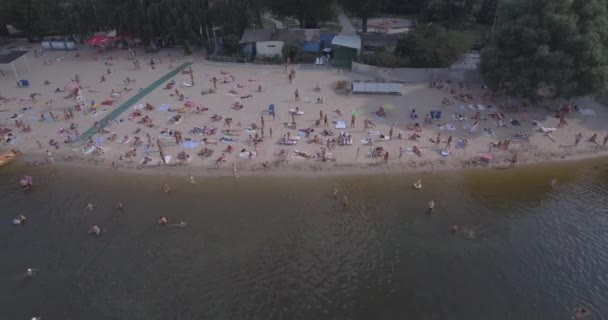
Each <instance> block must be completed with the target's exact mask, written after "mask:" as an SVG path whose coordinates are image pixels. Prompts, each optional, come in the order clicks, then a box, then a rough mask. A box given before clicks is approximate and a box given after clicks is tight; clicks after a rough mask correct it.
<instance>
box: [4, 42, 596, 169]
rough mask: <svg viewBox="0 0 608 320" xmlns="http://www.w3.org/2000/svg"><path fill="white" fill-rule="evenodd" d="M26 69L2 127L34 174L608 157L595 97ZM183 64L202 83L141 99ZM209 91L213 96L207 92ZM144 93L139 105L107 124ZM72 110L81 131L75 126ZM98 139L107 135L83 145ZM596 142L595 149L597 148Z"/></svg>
mask: <svg viewBox="0 0 608 320" xmlns="http://www.w3.org/2000/svg"><path fill="white" fill-rule="evenodd" d="M31 49H32V50H33V49H36V48H35V47H34V48H31ZM75 53H77V55H76V54H75ZM27 57H28V61H29V63H30V65H31V69H32V71H31V72H28V71H27V69H26V68H25V66H21V64H20V63H19V62H17V63H16V66H17V67H18V71H19V73H20V76H19V78H20V79H26V80H28V81H29V83H30V85H29V87H26V88H24V87H18V86H17V85H16V79H15V78H14V76H13V75H12V72H10V71H11V70H10V67H7V66H3V67H4V69H3V70H4V72H5V76H3V77H1V78H0V95H1V96H2V97H3V99H2V101H1V102H0V120H1V122H0V123H1V124H2V125H1V129H2V137H1V138H2V147H1V148H2V150H3V151H6V150H8V149H19V150H20V151H22V152H23V154H24V157H23V159H24V160H25V161H27V162H28V164H29V165H36V162H37V164H40V165H46V164H49V163H50V159H48V154H47V150H48V151H49V152H50V155H51V156H52V158H53V159H52V160H53V161H54V162H55V163H57V164H68V165H94V166H103V167H107V168H108V169H111V168H114V169H115V170H138V171H141V172H146V173H155V172H163V173H164V172H167V171H171V172H186V173H188V174H192V175H217V174H219V175H231V174H233V168H236V170H238V174H244V175H247V174H259V173H264V174H304V175H308V174H327V173H336V172H347V173H348V174H352V173H353V172H372V173H375V172H378V173H382V172H391V171H401V170H445V169H458V168H470V167H508V166H510V163H511V161H512V160H516V161H517V162H516V165H522V164H528V163H538V162H543V161H556V160H560V161H561V160H567V159H576V158H582V157H595V156H601V155H605V154H607V152H606V151H607V150H608V149H607V148H606V147H605V146H604V137H606V135H607V131H606V128H605V126H604V123H605V122H606V121H607V120H608V111H607V110H606V108H605V107H604V106H603V105H601V104H600V103H599V102H597V101H596V100H595V99H593V98H589V97H586V98H578V99H574V100H572V101H557V102H547V103H542V104H541V105H539V106H522V105H521V103H520V102H519V101H517V100H511V99H509V98H508V97H492V96H491V94H490V93H488V92H486V91H485V90H484V89H483V88H481V87H480V85H478V84H475V85H473V84H470V85H468V84H447V83H436V84H434V85H432V84H429V83H418V84H412V83H407V84H405V89H404V92H403V94H402V95H401V96H398V95H394V96H393V95H354V94H352V93H350V92H347V91H346V90H341V89H340V88H338V87H339V83H340V82H343V83H346V87H347V88H349V87H350V82H351V81H354V80H372V79H368V78H366V77H365V76H364V75H358V74H353V73H350V72H348V71H340V70H336V69H332V68H325V67H314V66H307V65H290V66H287V67H285V66H271V65H215V64H211V63H209V62H207V61H204V60H202V59H200V58H199V57H197V56H194V57H181V56H179V54H178V53H176V52H161V53H158V54H155V55H144V54H143V51H142V50H139V51H137V55H136V56H135V59H137V60H138V61H139V65H140V68H139V69H137V68H136V66H135V64H134V63H133V60H132V59H133V58H132V57H131V56H130V54H129V52H128V51H126V50H122V51H113V52H104V53H98V52H96V51H94V50H92V49H88V48H83V49H81V50H79V51H77V52H45V53H44V55H43V56H38V57H35V55H34V52H33V51H31V52H30V53H28V55H27ZM151 58H154V61H155V64H154V68H152V66H151V65H150V64H149V63H150V59H151ZM187 62H190V63H192V64H191V66H190V68H191V70H192V76H191V75H190V74H188V73H189V68H185V70H183V71H179V72H178V73H177V75H176V76H174V77H171V80H174V82H175V84H174V85H173V86H172V87H171V89H166V87H167V83H169V82H170V81H171V80H169V81H165V82H163V83H162V84H160V85H159V86H158V87H156V88H155V89H154V90H152V91H151V92H149V93H148V92H147V90H145V89H146V88H147V87H148V86H150V85H152V84H153V83H154V82H157V81H158V80H159V79H161V78H162V77H163V76H165V75H167V74H168V73H169V72H170V71H172V70H175V69H176V68H177V67H178V66H180V65H182V64H183V63H187ZM292 69H293V71H294V72H295V76H294V79H293V81H292V82H291V83H290V81H289V78H288V74H289V73H290V72H291V70H292ZM76 75H78V78H79V79H78V80H79V83H80V88H81V92H82V94H83V95H84V97H85V100H86V101H87V104H88V106H87V107H86V108H84V109H82V110H80V111H78V110H77V109H76V108H75V106H76V105H77V102H76V99H75V98H74V97H69V98H66V97H67V96H68V95H69V92H61V91H63V89H64V88H65V87H66V84H68V83H70V81H74V80H76ZM102 76H103V77H104V78H105V81H102ZM127 77H128V78H129V79H130V80H131V82H129V83H127V82H125V80H126V79H127ZM213 78H215V79H216V89H215V93H208V91H209V90H210V89H213V88H214V83H213V82H214V81H213ZM192 80H194V84H192V83H191V82H192ZM45 81H48V82H50V83H46V84H45ZM433 86H434V87H433ZM260 87H261V91H260V90H259V89H260ZM57 89H59V91H60V92H57ZM296 90H298V93H299V99H298V100H299V101H296V97H295V94H294V93H295V91H296ZM112 91H114V96H113V95H112ZM140 91H142V93H141V94H142V95H143V96H142V97H141V99H139V100H137V101H135V102H134V103H132V104H129V106H128V108H127V109H126V110H125V111H124V112H123V113H121V114H120V115H118V116H117V117H116V118H115V119H112V120H110V121H109V122H108V124H107V125H106V126H102V125H101V123H100V121H102V119H104V117H106V116H107V115H108V114H110V112H112V111H113V110H115V109H116V108H118V107H119V106H121V105H122V104H123V103H125V102H126V101H127V100H129V99H130V98H132V97H134V96H136V95H137V94H139V92H140ZM203 92H204V94H203ZM32 98H33V99H32ZM91 102H93V104H91ZM271 105H273V106H274V110H275V115H274V117H273V115H272V114H271V112H269V106H271ZM503 105H506V107H501V106H503ZM566 105H569V107H568V108H564V106H566ZM513 106H517V108H513ZM381 107H382V111H384V114H383V113H382V111H379V110H380V108H381ZM562 108H564V110H566V109H568V111H564V112H563V119H562V121H566V122H567V124H564V123H562V125H561V126H560V125H559V124H560V119H559V116H558V115H559V112H558V110H559V109H562ZM68 110H69V111H71V114H72V115H73V118H71V119H70V117H68V119H67V120H66V119H65V115H66V113H68V115H69V111H68ZM413 110H415V111H413ZM51 113H52V114H53V115H54V116H55V117H56V119H53V118H52V117H51ZM383 115H384V116H383ZM431 115H432V116H431ZM43 117H44V118H43ZM353 117H354V126H353V123H352V121H353ZM325 118H326V119H327V123H325V120H326V119H325ZM227 119H231V121H226V120H227ZM262 119H263V120H262ZM262 121H263V123H262ZM293 121H295V126H294V125H293V123H292V122H293ZM415 124H418V126H416V125H415ZM102 127H103V129H102ZM24 128H25V129H24ZM90 128H96V129H94V130H96V131H99V132H98V133H96V134H94V135H93V136H92V137H91V138H90V139H87V138H86V137H85V138H82V139H78V138H79V137H82V135H83V134H84V133H85V132H86V131H87V130H89V129H90ZM29 129H31V130H29ZM579 133H580V134H582V136H580V138H579V139H580V141H579V142H578V143H576V135H577V134H579ZM594 134H596V139H595V142H593V141H590V140H589V139H590V138H591V137H592V135H594ZM438 135H440V136H439V142H437V140H438V139H437V138H438ZM450 137H451V138H450ZM507 139H508V141H507ZM448 141H449V143H448ZM161 151H162V154H163V155H164V156H165V159H166V161H164V162H163V161H162V159H161ZM387 153H388V155H387Z"/></svg>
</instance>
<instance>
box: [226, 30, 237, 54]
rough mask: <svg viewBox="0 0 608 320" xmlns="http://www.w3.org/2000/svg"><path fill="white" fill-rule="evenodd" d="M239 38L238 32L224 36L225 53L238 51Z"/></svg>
mask: <svg viewBox="0 0 608 320" xmlns="http://www.w3.org/2000/svg"><path fill="white" fill-rule="evenodd" d="M239 40H240V38H239V37H238V36H237V35H236V34H229V35H227V36H225V37H224V39H223V41H224V53H225V54H235V53H238V52H239V51H240V50H239Z"/></svg>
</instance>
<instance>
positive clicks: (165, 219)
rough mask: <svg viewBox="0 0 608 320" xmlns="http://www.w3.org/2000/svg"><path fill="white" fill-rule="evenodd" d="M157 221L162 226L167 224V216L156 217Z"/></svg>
mask: <svg viewBox="0 0 608 320" xmlns="http://www.w3.org/2000/svg"><path fill="white" fill-rule="evenodd" d="M157 223H158V224H160V225H163V226H164V225H166V224H167V218H165V217H160V218H158V222H157Z"/></svg>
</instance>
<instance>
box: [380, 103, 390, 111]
mask: <svg viewBox="0 0 608 320" xmlns="http://www.w3.org/2000/svg"><path fill="white" fill-rule="evenodd" d="M382 108H383V109H384V110H393V105H392V104H390V103H387V104H384V105H382Z"/></svg>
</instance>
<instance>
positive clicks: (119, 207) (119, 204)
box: [118, 202, 125, 212]
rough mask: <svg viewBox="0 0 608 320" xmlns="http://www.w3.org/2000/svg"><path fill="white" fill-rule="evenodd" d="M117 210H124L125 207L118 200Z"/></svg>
mask: <svg viewBox="0 0 608 320" xmlns="http://www.w3.org/2000/svg"><path fill="white" fill-rule="evenodd" d="M118 210H120V212H125V207H124V206H123V205H122V203H120V202H119V203H118Z"/></svg>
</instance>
